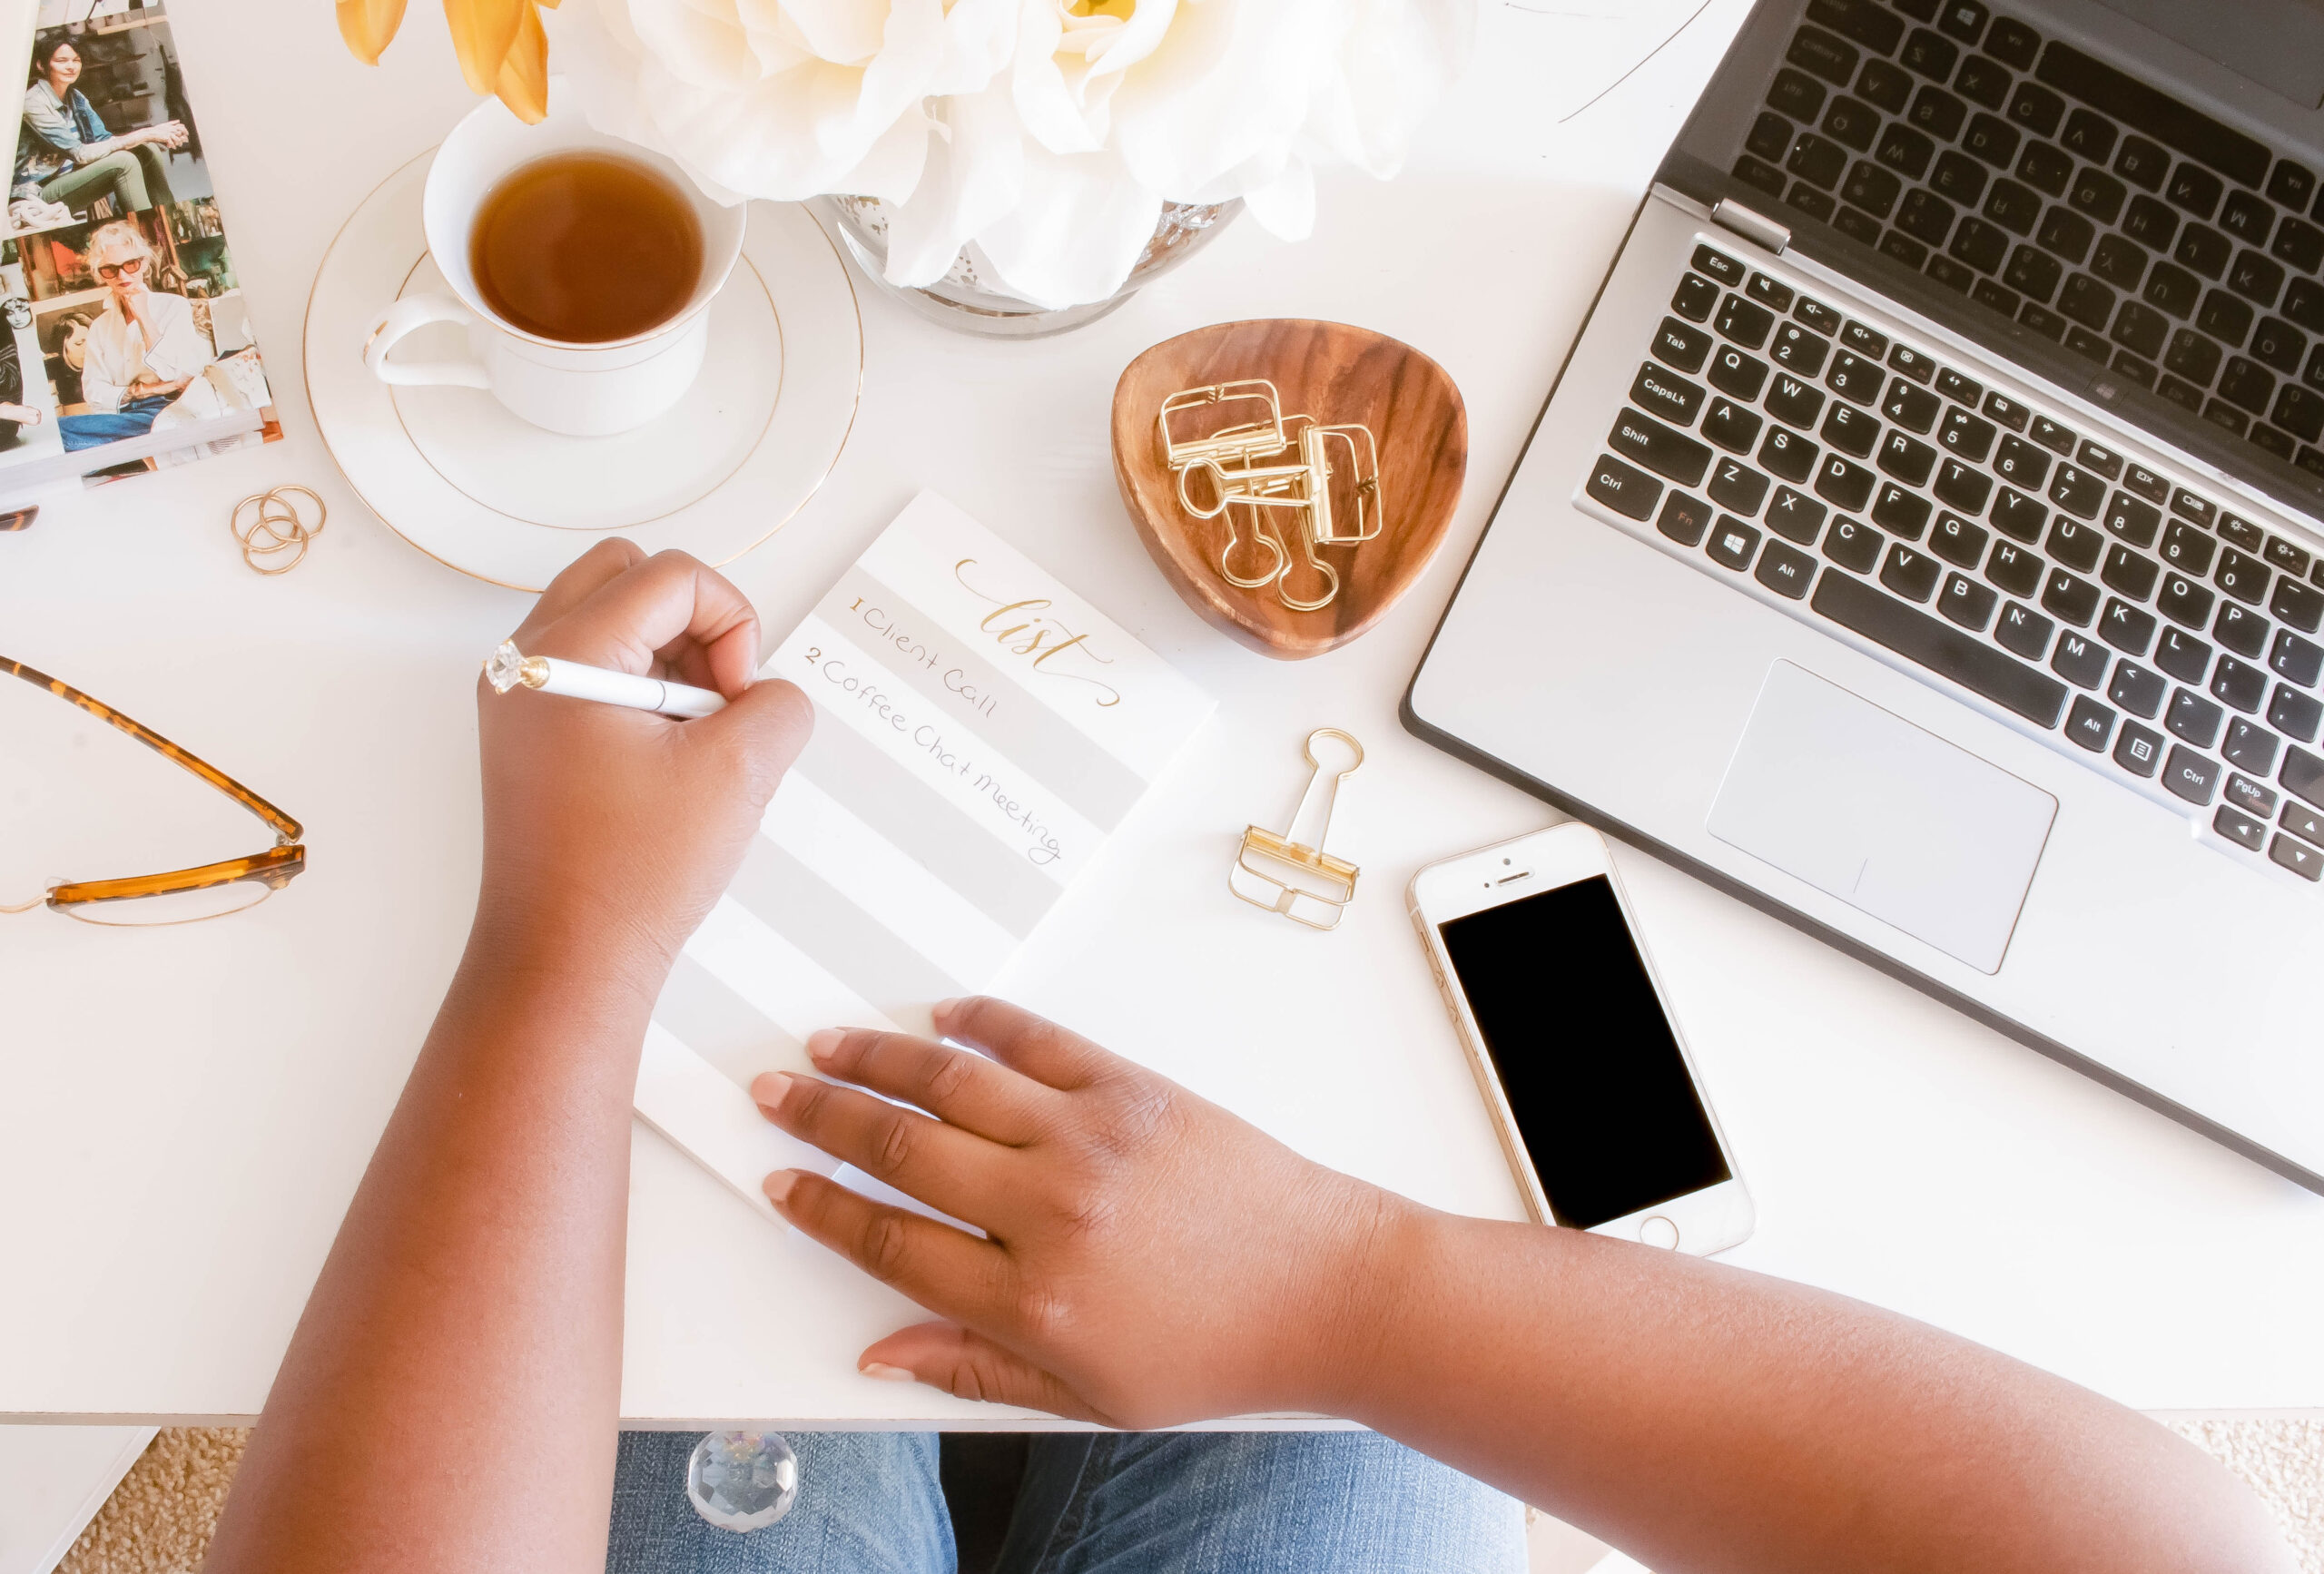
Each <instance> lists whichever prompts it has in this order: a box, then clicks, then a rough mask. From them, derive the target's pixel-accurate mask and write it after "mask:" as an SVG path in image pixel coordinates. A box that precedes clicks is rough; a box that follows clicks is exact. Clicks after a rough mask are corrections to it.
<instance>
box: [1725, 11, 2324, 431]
mask: <svg viewBox="0 0 2324 1574" xmlns="http://www.w3.org/2000/svg"><path fill="white" fill-rule="evenodd" d="M1806 15H1807V20H1806V22H1805V23H1803V24H1802V25H1801V26H1800V27H1799V29H1798V30H1797V33H1796V34H1794V35H1793V37H1792V40H1791V44H1790V47H1789V49H1788V50H1787V54H1786V56H1785V62H1784V64H1783V65H1782V67H1781V68H1780V69H1779V70H1778V71H1777V73H1776V75H1775V80H1774V82H1773V83H1772V84H1770V86H1769V88H1768V95H1767V101H1766V103H1765V105H1764V108H1763V110H1762V112H1761V113H1760V114H1759V115H1758V120H1757V122H1756V123H1754V125H1753V126H1752V128H1751V131H1750V133H1749V135H1748V137H1747V138H1746V140H1745V146H1744V151H1743V152H1742V153H1741V155H1740V156H1739V157H1738V159H1737V160H1736V162H1735V164H1734V172H1735V174H1736V175H1737V176H1738V178H1740V179H1741V180H1743V181H1745V182H1748V183H1749V184H1750V185H1752V186H1754V187H1757V188H1758V190H1760V191H1762V192H1766V193H1767V194H1768V196H1769V197H1771V198H1774V199H1777V200H1778V201H1780V202H1784V203H1786V204H1787V205H1789V206H1790V207H1792V208H1794V209H1797V211H1798V212H1803V213H1805V214H1807V216H1808V217H1810V218H1812V219H1814V220H1816V221H1818V222H1820V223H1824V224H1828V225H1830V226H1832V227H1834V228H1836V229H1837V230H1839V231H1841V232H1842V233H1844V234H1846V235H1848V236H1849V237H1851V238H1853V239H1855V240H1856V241H1862V242H1863V243H1864V244H1866V245H1867V246H1873V247H1876V248H1877V249H1878V250H1879V251H1882V252H1884V253H1885V254H1886V255H1887V256H1889V257H1891V258H1893V259H1895V260H1896V261H1899V262H1902V263H1904V264H1905V266H1906V267H1909V268H1914V269H1916V270H1919V271H1922V272H1925V274H1927V276H1928V277H1929V278H1931V279H1933V280H1936V281H1937V282H1938V283H1940V284H1943V285H1945V287H1947V288H1948V289H1951V290H1957V291H1958V292H1960V293H1961V294H1963V295H1965V296H1968V297H1969V298H1970V299H1972V300H1974V301H1976V302H1977V303H1978V304H1979V305H1980V306H1982V307H1984V308H1985V309H1986V310H1992V311H1995V312H1998V313H2000V314H2001V315H2003V316H2004V317H2007V318H2011V319H2013V320H2015V321H2017V322H2019V323H2021V324H2023V325H2024V326H2025V327H2027V328H2029V329H2032V330H2034V331H2036V332H2038V333H2040V334H2042V335H2043V336H2044V337H2046V338H2048V339H2053V340H2054V341H2056V342H2059V343H2062V344H2064V345H2066V346H2067V347H2068V348H2070V349H2073V351H2075V352H2076V353H2077V354H2080V355H2083V356H2085V357H2087V358H2088V359H2091V360H2093V361H2095V362H2097V363H2098V364H2100V365H2102V366H2105V367H2109V368H2111V369H2112V370H2113V371H2114V372H2115V373H2116V374H2117V375H2119V376H2121V377H2122V378H2123V379H2126V380H2129V381H2132V382H2136V383H2138V384H2140V385H2141V386H2142V387H2144V388H2148V389H2153V390H2154V391H2155V392H2157V393H2159V394H2161V395H2162V397H2163V398H2168V399H2170V400H2171V401H2173V402H2174V403H2176V404H2179V405H2181V406H2183V407H2184V408H2187V409H2189V410H2191V411H2193V412H2195V413H2197V414H2199V415H2201V416H2202V417H2203V418H2206V419H2207V420H2210V421H2211V422H2213V423H2214V424H2216V425H2218V426H2220V427H2221V428H2224V429H2226V430H2227V431H2230V432H2232V433H2234V434H2235V435H2236V436H2238V437H2240V438H2243V439H2244V440H2245V441H2247V442H2249V443H2250V444H2252V445H2254V446H2255V447H2257V448H2261V449H2264V450H2265V451H2267V452H2268V453H2270V454H2273V455H2275V456H2276V457H2279V458H2281V459H2286V460H2289V461H2290V462H2291V463H2293V464H2296V465H2298V466H2299V467H2302V468H2304V469H2306V470H2309V471H2310V472H2312V473H2314V474H2316V475H2318V476H2324V448H2319V447H2318V445H2319V441H2324V344H2311V336H2312V335H2324V281H2319V279H2318V277H2317V274H2318V270H2319V265H2324V191H2319V187H2318V181H2317V176H2316V173H2315V172H2313V171H2311V170H2309V169H2308V168H2307V167H2306V166H2305V165H2302V164H2300V163H2299V162H2295V161H2293V160H2291V159H2289V158H2279V157H2276V156H2275V155H2274V153H2273V152H2272V151H2271V150H2270V149H2269V148H2268V147H2267V146H2266V145H2265V144H2263V143H2260V142H2257V141H2255V140H2254V139H2252V138H2251V137H2250V136H2247V135H2246V134H2244V133H2242V132H2240V131H2237V130H2235V129H2234V128H2232V127H2230V126H2227V125H2224V124H2221V123H2220V122H2218V121H2216V120H2213V119H2212V118H2211V117H2210V116H2209V115H2206V114H2204V113H2201V111H2199V110H2196V109H2194V108H2192V107H2191V106H2189V105H2187V104H2184V103H2181V102H2179V101H2178V100H2177V99H2174V98H2171V96H2169V95H2168V94H2166V93H2162V92H2159V91H2158V90H2156V89H2154V88H2152V87H2150V86H2148V85H2147V84H2144V83H2142V82H2138V81H2136V80H2134V79H2132V78H2131V77H2129V76H2126V75H2124V74H2122V73H2121V72H2119V71H2116V70H2115V69H2114V68H2113V67H2112V66H2111V65H2108V64H2105V63H2104V62H2102V61H2100V60H2096V59H2093V58H2092V57H2091V56H2090V55H2088V54H2083V52H2082V51H2080V50H2078V49H2075V48H2073V46H2072V45H2070V44H2065V43H2063V42H2062V41H2058V40H2046V41H2045V40H2044V39H2043V36H2042V35H2041V34H2039V33H2038V32H2036V31H2035V30H2034V29H2033V28H2032V27H2030V26H2028V25H2026V24H2024V22H2021V21H2018V20H2017V19H2015V18H2014V17H2011V16H2008V15H2002V14H1999V13H1996V12H1994V11H1992V10H1990V9H1989V8H1988V7H1986V6H1985V5H1982V4H1979V3H1978V0H1894V3H1893V5H1890V4H1883V3H1881V0H1809V4H1808V6H1807V13H1806Z"/></svg>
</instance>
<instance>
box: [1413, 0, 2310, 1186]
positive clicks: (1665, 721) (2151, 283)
mask: <svg viewBox="0 0 2324 1574" xmlns="http://www.w3.org/2000/svg"><path fill="white" fill-rule="evenodd" d="M2319 103H2324V10H2319V9H2318V8H2316V7H2315V6H2313V5H2311V4H2309V3H2308V0H2238V3H2237V4H2234V5H2220V4H2213V3H2209V0H2106V3H2104V4H2099V3H2097V0H2022V3H2013V4H2011V5H2007V6H2005V7H1988V6H1987V5H1984V4H1982V3H1980V0H1767V3H1765V4H1762V5H1759V6H1758V9H1757V11H1756V12H1755V13H1754V14H1753V15H1752V16H1751V18H1750V20H1749V21H1748V23H1747V24H1746V25H1745V26H1744V28H1743V31H1742V33H1741V34H1740V35H1739V36H1738V38H1737V40H1736V42H1735V44H1734V46H1733V48H1732V49H1730V50H1729V51H1728V55H1727V58H1726V60H1725V61H1724V62H1723V64H1721V65H1720V67H1719V70H1718V74H1717V75H1716V76H1715V77H1714V78H1713V79H1712V82H1711V84H1710V86H1709V90H1708V91H1707V92H1706V93H1705V95H1704V97H1703V99H1702V101H1701V103H1699V105H1698V106H1697V107H1696V110H1695V113H1694V114H1693V115H1692V117H1691V118H1690V119H1689V121H1688V123H1687V125H1686V127H1685V129H1684V130H1683V131H1682V132H1681V133H1680V134H1679V139H1678V141H1677V143H1675V144H1674V145H1673V147H1672V149H1671V151H1670V153H1669V156H1668V157H1667V158H1666V159H1665V160H1664V162H1663V163H1662V166H1661V168H1660V170H1659V172H1658V175H1657V179H1656V182H1655V185H1654V187H1653V189H1652V191H1651V192H1649V194H1648V196H1647V199H1646V201H1645V202H1644V203H1643V205H1642V206H1641V207H1640V210H1639V212H1638V216H1637V219H1636V221H1635V222H1634V224H1633V226H1632V228H1631V231H1630V235H1629V237H1628V239H1627V240H1626V241H1624V243H1623V246H1622V249H1621V251H1620V255H1619V256H1618V257H1617V258H1616V259H1615V261H1614V264H1613V268H1612V271H1610V273H1609V274H1608V275H1607V277H1606V280H1605V283H1604V286H1603V288H1602V291H1601V293H1600V297H1599V300H1598V301H1597V304H1596V305H1595V307H1594V308H1593V309H1592V310H1591V312H1590V319H1589V321H1588V323H1587V325H1586V326H1585V327H1584V329H1583V330H1582V333H1581V339H1579V341H1578V342H1577V343H1576V344H1575V345H1574V347H1573V349H1572V351H1571V355H1570V356H1569V358H1568V359H1567V361H1566V364H1565V367H1564V369H1563V370H1562V371H1561V373H1560V374H1559V377H1558V379H1557V382H1556V385H1555V388H1554V391H1553V392H1552V393H1551V397H1550V401H1549V404H1548V406H1547V407H1546V408H1545V409H1544V410H1543V412H1542V416H1541V421H1540V423H1539V425H1538V426H1537V427H1536V428H1535V430H1534V432H1533V435H1532V438H1531V441H1530V443H1529V445H1528V447H1527V449H1526V452H1525V456H1524V458H1523V460H1522V461H1521V463H1520V464H1519V466H1518V467H1517V470H1516V473H1515V474H1514V475H1513V476H1512V477H1511V478H1510V481H1509V485H1508V487H1507V489H1506V491H1505V492H1504V493H1503V494H1502V499H1501V502H1500V504H1499V506H1498V507H1497V509H1496V511H1495V514H1494V516H1493V519H1492V525H1491V526H1490V527H1489V528H1488V530H1487V531H1486V533H1485V536H1484V538H1483V540H1482V543H1481V544H1480V546H1478V548H1477V552H1476V555H1475V556H1474V557H1473V558H1472V560H1471V561H1470V564H1469V566H1468V569H1467V571H1466V573H1465V575H1464V576H1463V578H1462V584H1461V588H1460V590H1459V592H1458V594H1457V595H1455V596H1454V598H1453V600H1452V605H1451V606H1450V607H1449V608H1448V609H1447V611H1446V613H1445V615H1444V620H1443V625H1442V626H1441V627H1440V628H1439V629H1438V631H1437V633H1436V636H1435V639H1434V641H1433V644H1432V645H1431V647H1430V650H1429V653H1428V655H1427V656H1426V658H1425V659H1424V660H1423V663H1422V665H1421V668H1420V671H1419V672H1418V674H1416V675H1415V676H1414V677H1413V683H1412V686H1411V689H1410V690H1409V692H1408V693H1407V694H1406V696H1405V702H1404V717H1405V722H1406V724H1407V725H1408V726H1410V727H1411V728H1412V729H1413V731H1414V732H1415V733H1419V734H1420V735H1421V736H1423V737H1424V738H1427V739H1429V740H1430V741H1432V742H1433V743H1438V744H1440V745H1441V746H1443V747H1444V748H1446V749H1448V750H1450V751H1452V752H1453V753H1456V754H1459V755H1461V756H1462V757H1463V758H1465V759H1467V760H1470V761H1472V762H1475V763H1477V764H1479V765H1481V766H1483V767H1484V768H1486V769H1488V770H1491V771H1492V772H1496V773H1498V774H1500V775H1502V776H1504V777H1506V778H1508V779H1509V780H1511V781H1512V782H1516V783H1518V784H1519V785H1521V786H1523V787H1525V788H1527V789H1529V790H1530V791H1531V792H1536V793H1539V794H1540V795H1541V796H1542V797H1544V798H1546V799H1548V800H1550V801H1551V802H1553V803H1556V804H1558V805H1559V806H1560V807H1561V808H1564V809H1566V810H1569V811H1571V812H1573V813H1574V814H1577V815H1579V816H1581V818H1583V819H1585V820H1588V821H1593V822H1595V823H1596V824H1598V825H1600V827H1602V828H1604V829H1606V830H1608V831H1612V832H1613V833H1615V834H1617V835H1620V836H1621V837H1624V838H1626V839H1628V840H1630V841H1634V842H1637V843H1639V844H1640V845H1641V846H1644V847H1647V848H1649V849H1651V850H1653V851H1656V852H1658V853H1659V854H1660V855H1661V856H1663V857H1665V858H1668V859H1669V860H1670V861H1673V862H1675V863H1677V864H1679V865H1680V866H1681V867H1683V868H1686V869H1688V870H1689V871H1692V872H1694V873H1696V874H1698V875H1699V876H1701V877H1702V878H1703V879H1705V880H1709V881H1711V882H1712V883H1714V884H1716V885H1718V886H1719V887H1721V888H1722V889H1725V890H1728V891H1731V892H1733V893H1734V894H1736V895H1738V896H1740V897H1742V898H1743V899H1744V900H1748V901H1751V902H1753V903H1755V904H1757V905H1758V906H1760V907H1763V908H1765V909H1767V910H1769V911H1771V912H1774V913H1777V914H1778V915H1780V916H1782V917H1784V918H1786V919H1787V920H1790V921H1792V922H1794V923H1796V924H1797V925H1799V926H1800V927H1802V928H1803V929H1806V930H1808V931H1809V932H1811V933H1813V934H1816V935H1817V936H1819V937H1821V938H1822V939H1826V940H1828V941H1829V942H1831V943H1832V944H1834V945H1837V946H1839V947H1840V948H1842V949H1846V950H1847V951H1849V952H1851V953H1852V954H1854V955H1856V956H1858V957H1861V958H1863V959H1865V960H1866V961H1868V962H1871V963H1872V964H1873V965H1875V966H1876V967H1879V968H1882V969H1886V970H1887V971H1889V972H1892V973H1894V974H1896V975H1897V976H1898V977H1900V978H1903V979H1907V980H1909V981H1910V982H1912V983H1913V984H1915V985H1916V986H1918V987H1919V988H1921V989H1925V990H1926V991H1928V992H1929V993H1931V994H1933V995H1935V996H1936V997H1937V998H1939V999H1944V1000H1946V1001H1948V1002H1950V1003H1951V1004H1953V1005H1955V1006H1956V1007H1958V1008H1960V1009H1962V1010H1964V1011H1966V1012H1967V1013H1969V1014H1970V1015H1971V1016H1974V1017H1975V1018H1978V1019H1980V1020H1982V1021H1985V1022H1988V1023H1991V1024H1993V1025H1994V1026H1995V1027H1997V1028H2001V1029H2002V1030H2004V1031H2005V1032H2007V1033H2009V1034H2011V1035H2013V1036H2014V1037H2015V1038H2019V1039H2021V1040H2023V1041H2024V1042H2025V1043H2027V1044H2029V1045H2031V1046H2033V1048H2037V1049H2040V1050H2043V1051H2044V1052H2046V1053H2048V1054H2051V1055H2053V1056H2055V1057H2057V1058H2060V1059H2062V1060H2064V1061H2066V1062H2067V1063H2068V1064H2071V1065H2073V1066H2075V1067H2078V1068H2080V1069H2082V1070H2083V1071H2085V1072H2087V1073H2089V1074H2090V1075H2092V1076H2093V1077H2097V1078H2099V1079H2100V1080H2102V1081H2103V1082H2106V1083H2108V1084H2110V1085H2111V1086H2112V1087H2116V1088H2119V1089H2120V1090H2122V1092H2124V1093H2127V1094H2129V1095H2131V1096H2132V1097H2136V1098H2138V1099H2141V1100H2142V1101H2143V1102H2145V1103H2147V1104H2150V1105H2152V1106H2153V1107H2156V1108H2158V1109H2161V1110H2162V1111H2164V1112H2166V1113H2168V1114H2169V1115H2171V1117H2174V1118H2176V1119H2179V1120H2181V1121H2183V1122H2185V1123H2186V1124H2188V1125H2189V1126H2193V1127H2195V1128H2196V1129H2198V1130H2200V1131H2201V1132H2203V1133H2205V1134H2207V1135H2209V1136H2211V1137H2214V1138H2216V1139H2217V1140H2219V1141H2221V1142H2222V1143H2225V1144H2227V1145H2228V1146H2231V1147H2233V1148H2236V1149H2237V1150H2239V1151H2240V1152H2242V1153H2244V1154H2247V1155H2249V1156H2251V1157H2252V1158H2254V1159H2257V1160H2258V1161H2260V1163H2262V1164H2264V1165H2266V1166H2269V1167H2270V1168H2272V1169H2275V1170H2277V1171H2280V1173H2282V1174H2283V1175H2285V1176H2290V1178H2292V1179H2293V1180H2295V1181H2297V1182H2299V1184H2300V1185H2304V1186H2307V1187H2309V1189H2311V1190H2314V1191H2319V1192H2324V885H2319V875H2324V742H2319V725H2324V686H2319V680H2320V679H2324V632H2319V630H2320V629H2324V526H2319V523H2318V521H2319V518H2324V112H2319ZM1866 1052H1867V1053H1875V1054H1876V1053H1878V1047H1877V1046H1876V1045H1872V1046H1867V1047H1866Z"/></svg>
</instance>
